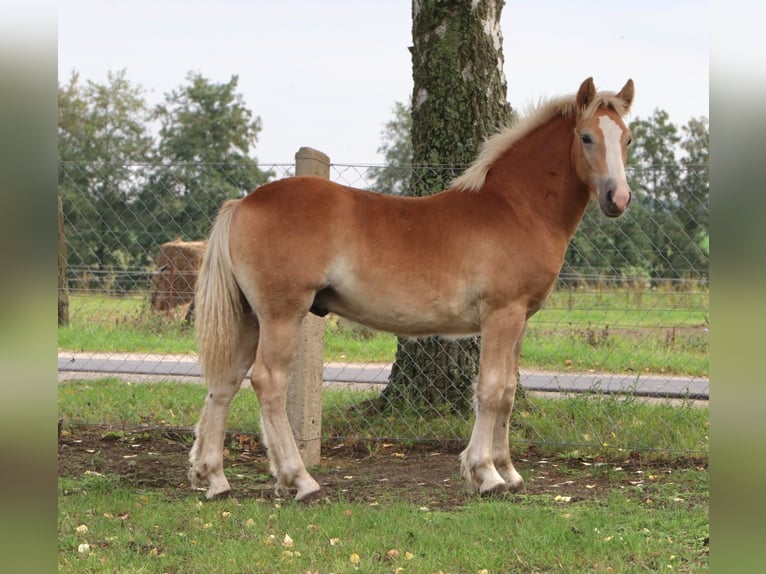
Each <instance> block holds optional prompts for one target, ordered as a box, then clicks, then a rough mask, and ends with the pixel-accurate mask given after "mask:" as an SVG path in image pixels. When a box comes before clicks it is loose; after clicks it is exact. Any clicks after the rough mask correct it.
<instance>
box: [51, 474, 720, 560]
mask: <svg viewBox="0 0 766 574" xmlns="http://www.w3.org/2000/svg"><path fill="white" fill-rule="evenodd" d="M699 474H700V473H695V474H694V475H693V476H692V475H686V476H684V475H679V476H678V477H677V478H676V479H675V481H674V483H673V484H672V485H663V486H658V487H657V488H656V489H655V490H654V492H652V493H651V500H652V501H657V503H654V502H653V503H648V502H647V500H650V497H649V496H648V495H647V492H646V490H644V489H640V488H638V487H636V488H634V489H629V490H627V491H625V490H617V489H615V490H613V491H612V493H611V494H610V495H608V497H607V498H606V499H605V500H599V501H595V502H594V501H582V502H576V503H572V504H566V505H562V504H561V503H559V502H556V501H555V499H554V497H553V496H551V495H539V496H519V497H517V498H516V500H515V501H513V502H510V501H490V502H483V501H476V502H473V503H470V504H468V505H467V506H465V507H463V508H460V509H458V510H456V511H453V512H444V511H428V509H422V508H415V507H413V506H411V505H407V504H404V503H396V502H392V503H387V504H385V505H379V506H376V507H370V506H369V505H366V504H360V503H344V502H343V501H342V500H339V501H335V502H334V503H332V504H328V505H322V506H314V507H308V508H307V507H302V506H299V505H296V504H294V503H291V502H288V503H282V504H278V505H274V506H272V505H267V504H263V503H262V502H260V501H257V500H242V501H234V500H232V499H229V500H223V501H214V502H207V503H202V502H200V501H199V500H198V499H197V498H196V497H189V496H186V497H180V498H178V497H173V496H168V495H167V494H166V493H165V492H162V491H156V490H136V489H135V488H126V487H124V486H122V485H121V484H120V482H119V480H116V479H114V478H112V477H109V476H97V475H91V476H86V477H83V478H82V479H78V480H71V479H62V480H60V481H59V520H58V541H59V542H58V552H59V571H60V572H184V573H188V574H193V573H196V572H199V573H207V572H357V571H358V572H386V573H387V572H429V573H430V572H470V573H474V572H487V573H498V572H567V573H572V572H622V573H631V572H668V571H670V572H676V571H678V572H698V571H700V570H704V569H706V568H707V556H706V553H705V552H704V547H703V539H705V538H706V537H707V536H708V513H707V483H706V477H705V476H698V475H699ZM275 506H276V507H275ZM85 544H87V545H88V546H87V547H86V546H81V545H85Z"/></svg>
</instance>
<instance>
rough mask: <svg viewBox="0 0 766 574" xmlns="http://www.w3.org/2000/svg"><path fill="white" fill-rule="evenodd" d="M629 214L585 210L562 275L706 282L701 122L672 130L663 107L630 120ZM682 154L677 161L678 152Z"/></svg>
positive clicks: (705, 147) (703, 128)
mask: <svg viewBox="0 0 766 574" xmlns="http://www.w3.org/2000/svg"><path fill="white" fill-rule="evenodd" d="M630 129H631V132H632V134H633V142H634V143H633V146H632V149H631V151H630V154H629V165H628V179H629V181H630V185H631V189H632V191H633V194H634V196H633V202H632V203H631V207H630V210H629V211H628V212H627V214H626V215H625V216H624V217H621V218H619V219H614V220H610V219H606V218H603V217H599V215H598V210H597V209H596V208H595V206H594V205H591V206H589V209H588V211H587V212H586V214H585V218H584V219H583V221H582V223H581V224H580V227H579V228H578V231H577V234H576V235H575V237H574V239H573V240H572V242H571V244H570V246H569V250H568V251H567V255H566V261H565V264H564V269H563V271H562V278H563V279H564V280H567V279H570V278H572V277H576V278H579V279H583V280H603V279H620V280H635V279H651V278H663V279H664V278H682V277H696V278H699V277H706V276H707V268H708V263H707V260H708V255H707V251H706V249H707V237H708V234H707V229H708V215H707V204H708V195H709V185H708V169H707V161H708V156H707V153H708V152H707V150H708V147H709V145H708V144H709V142H708V128H707V119H706V118H699V119H692V120H690V122H689V123H688V124H687V125H686V126H684V127H683V128H682V130H680V131H679V129H678V127H677V126H676V125H675V124H673V123H671V121H670V118H669V116H668V114H667V112H665V111H664V110H660V109H658V110H655V111H654V113H653V114H652V115H651V116H650V117H649V118H636V119H635V120H633V121H632V122H631V123H630ZM681 152H685V156H684V157H682V158H680V159H679V154H680V153H681Z"/></svg>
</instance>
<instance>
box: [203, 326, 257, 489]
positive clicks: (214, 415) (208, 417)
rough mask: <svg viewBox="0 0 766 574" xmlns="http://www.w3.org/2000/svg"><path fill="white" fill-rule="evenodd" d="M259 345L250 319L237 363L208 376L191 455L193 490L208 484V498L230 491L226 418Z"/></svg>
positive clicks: (239, 344)
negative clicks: (225, 465)
mask: <svg viewBox="0 0 766 574" xmlns="http://www.w3.org/2000/svg"><path fill="white" fill-rule="evenodd" d="M257 345H258V323H257V321H256V320H255V317H253V316H249V317H247V318H246V319H245V320H244V321H243V322H242V323H241V325H240V333H239V337H238V340H237V351H236V353H234V356H235V361H234V363H232V365H231V366H230V368H229V369H228V370H227V371H226V372H223V373H210V374H208V373H206V374H205V378H206V380H207V387H208V393H207V396H206V397H205V405H204V406H203V407H202V414H201V415H200V419H199V422H198V423H197V426H196V428H195V432H194V434H195V437H196V438H195V440H194V446H192V449H191V452H190V453H189V480H190V481H191V483H192V486H194V487H198V486H202V485H208V489H207V493H206V497H207V498H213V497H215V496H219V495H222V494H225V493H227V492H229V491H230V490H231V487H230V486H229V481H228V480H226V476H225V475H224V473H223V448H224V436H225V433H226V418H227V417H228V414H229V406H230V405H231V400H232V398H233V397H234V395H235V394H236V393H237V391H238V390H239V388H240V386H241V385H242V380H243V379H244V378H245V374H246V373H247V369H248V368H249V367H250V365H252V364H253V359H254V356H255V349H256V347H257Z"/></svg>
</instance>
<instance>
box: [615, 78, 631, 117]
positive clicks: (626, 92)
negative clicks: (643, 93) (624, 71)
mask: <svg viewBox="0 0 766 574" xmlns="http://www.w3.org/2000/svg"><path fill="white" fill-rule="evenodd" d="M633 94H634V89H633V80H628V81H627V82H626V83H625V85H624V86H623V87H622V89H621V90H620V91H619V92H617V97H618V98H620V99H621V100H622V101H623V102H625V110H626V111H627V110H630V104H632V103H633Z"/></svg>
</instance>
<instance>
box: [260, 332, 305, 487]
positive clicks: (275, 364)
mask: <svg viewBox="0 0 766 574" xmlns="http://www.w3.org/2000/svg"><path fill="white" fill-rule="evenodd" d="M300 328H301V323H300V319H299V318H298V319H289V320H271V321H261V339H260V343H259V345H258V353H257V354H256V358H255V364H254V365H253V374H252V379H251V382H252V385H253V389H254V390H255V392H256V394H257V395H258V401H259V403H260V405H261V433H262V438H263V441H264V444H265V445H266V447H267V449H268V455H269V465H270V467H271V472H272V474H273V475H274V477H275V478H276V479H277V484H276V486H275V491H276V493H277V495H279V496H285V495H287V494H288V492H289V489H290V488H296V489H297V490H298V492H297V494H296V495H295V499H296V500H306V499H308V498H309V497H311V496H312V495H315V494H317V493H318V492H319V484H318V483H317V482H316V481H315V480H314V479H313V478H312V477H311V475H310V474H309V473H308V471H307V470H306V466H305V465H304V464H303V459H301V455H300V452H299V451H298V446H297V444H296V442H295V438H294V437H293V432H292V429H291V428H290V422H289V420H288V419H287V410H286V396H287V373H288V369H289V367H290V361H291V359H292V356H293V352H294V349H295V344H296V340H297V337H298V335H299V334H300Z"/></svg>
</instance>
